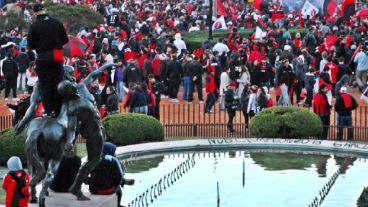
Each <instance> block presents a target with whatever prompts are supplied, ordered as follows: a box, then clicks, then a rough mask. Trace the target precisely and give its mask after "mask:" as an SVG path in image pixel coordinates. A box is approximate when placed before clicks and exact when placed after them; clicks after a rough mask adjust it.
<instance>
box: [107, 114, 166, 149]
mask: <svg viewBox="0 0 368 207" xmlns="http://www.w3.org/2000/svg"><path fill="white" fill-rule="evenodd" d="M102 124H103V126H104V127H105V130H106V135H107V140H109V141H111V142H113V143H115V144H117V145H130V144H138V143H142V142H154V141H163V140H164V128H163V126H162V124H161V123H160V122H159V121H157V120H156V119H155V118H153V117H151V116H147V115H144V114H136V113H121V114H114V115H111V116H107V117H106V118H104V119H103V120H102Z"/></svg>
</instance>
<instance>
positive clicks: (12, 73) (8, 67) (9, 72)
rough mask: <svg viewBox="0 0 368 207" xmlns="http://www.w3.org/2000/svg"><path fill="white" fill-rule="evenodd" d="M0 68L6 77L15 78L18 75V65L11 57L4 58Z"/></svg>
mask: <svg viewBox="0 0 368 207" xmlns="http://www.w3.org/2000/svg"><path fill="white" fill-rule="evenodd" d="M2 70H3V73H4V77H5V78H6V79H7V78H9V79H10V78H17V76H18V65H17V63H16V62H15V60H14V59H13V58H8V59H6V60H4V62H3V67H2Z"/></svg>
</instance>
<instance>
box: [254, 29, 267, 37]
mask: <svg viewBox="0 0 368 207" xmlns="http://www.w3.org/2000/svg"><path fill="white" fill-rule="evenodd" d="M266 36H267V32H264V31H263V30H262V29H261V28H260V27H259V26H257V28H256V34H255V37H254V38H255V39H263V38H264V37H266Z"/></svg>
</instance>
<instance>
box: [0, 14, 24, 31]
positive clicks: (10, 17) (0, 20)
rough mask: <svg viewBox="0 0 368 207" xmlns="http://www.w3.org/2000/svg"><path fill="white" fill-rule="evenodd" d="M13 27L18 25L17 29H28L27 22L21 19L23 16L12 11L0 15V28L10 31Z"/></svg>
mask: <svg viewBox="0 0 368 207" xmlns="http://www.w3.org/2000/svg"><path fill="white" fill-rule="evenodd" d="M15 27H18V28H19V31H22V30H27V29H28V25H27V22H26V21H25V20H24V19H23V16H20V15H18V14H16V13H14V12H12V11H11V12H8V13H6V15H4V16H0V30H3V31H10V30H12V29H14V28H15Z"/></svg>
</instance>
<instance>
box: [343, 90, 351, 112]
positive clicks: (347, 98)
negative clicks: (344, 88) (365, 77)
mask: <svg viewBox="0 0 368 207" xmlns="http://www.w3.org/2000/svg"><path fill="white" fill-rule="evenodd" d="M341 97H342V99H343V100H344V105H345V108H347V109H350V108H351V106H352V100H351V98H350V95H349V94H347V93H341Z"/></svg>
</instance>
